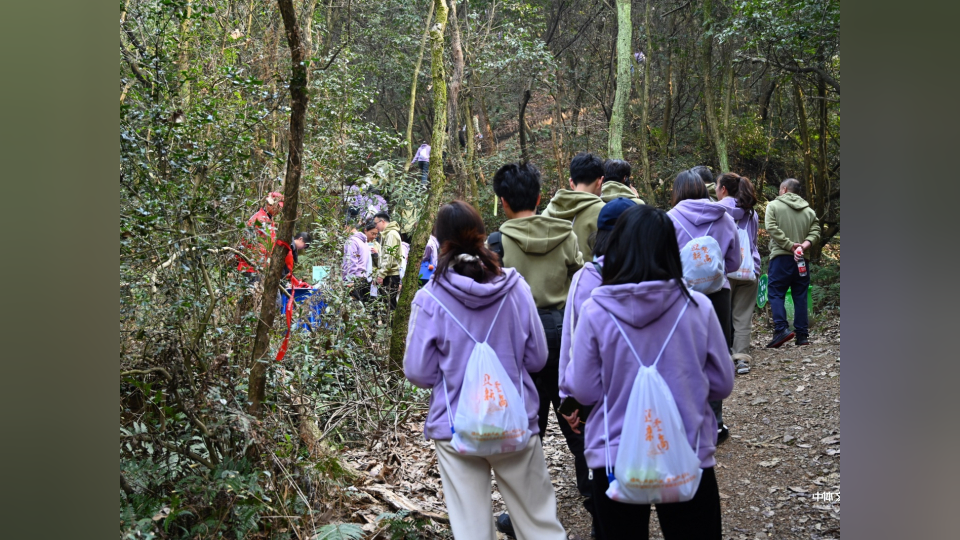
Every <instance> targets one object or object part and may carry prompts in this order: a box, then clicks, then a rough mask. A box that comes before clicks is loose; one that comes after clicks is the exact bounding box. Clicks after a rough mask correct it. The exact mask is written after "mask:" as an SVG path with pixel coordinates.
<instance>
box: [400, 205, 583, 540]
mask: <svg viewBox="0 0 960 540" xmlns="http://www.w3.org/2000/svg"><path fill="white" fill-rule="evenodd" d="M435 229H436V236H437V241H438V242H439V244H440V259H439V261H438V262H437V269H436V272H435V274H434V276H433V278H432V279H431V280H430V281H429V282H428V283H427V284H426V285H425V286H424V287H423V288H422V289H420V290H419V291H417V294H416V296H414V299H413V306H412V310H411V313H410V323H409V328H408V333H407V349H406V352H405V354H404V358H403V372H404V375H405V376H406V377H407V379H408V380H409V381H410V382H411V383H412V384H413V385H414V386H418V387H420V388H430V389H431V390H432V392H431V394H430V405H429V410H428V412H427V420H426V423H425V424H424V430H423V431H424V435H425V436H426V438H427V439H428V440H429V439H433V441H434V447H435V449H436V452H437V464H438V466H439V468H440V479H441V481H442V485H443V493H444V498H445V499H446V503H447V511H448V512H449V515H450V528H451V529H452V530H453V535H454V537H456V538H457V540H464V539H468V540H469V539H477V540H481V539H482V540H491V539H493V538H496V536H495V535H496V533H495V532H494V521H493V510H492V507H491V504H490V492H491V485H490V470H491V469H493V472H494V473H495V474H496V478H497V486H498V488H499V490H500V493H501V495H502V496H503V500H504V502H505V503H506V505H507V509H508V510H509V512H510V516H511V520H512V523H513V526H514V528H515V530H516V531H517V533H518V535H519V537H520V538H537V539H547V540H562V539H566V537H567V534H566V531H565V530H564V528H563V526H562V525H561V524H560V521H559V520H558V519H557V499H556V494H555V493H554V490H553V484H551V483H550V474H549V473H548V472H547V464H546V461H545V459H544V454H543V448H542V446H541V444H540V436H539V426H538V424H537V413H538V409H539V398H538V396H537V388H536V386H535V384H534V381H533V378H532V377H531V376H530V373H536V372H538V371H540V370H541V369H543V367H544V365H545V364H546V362H547V353H548V351H547V341H546V337H545V335H544V331H543V325H542V324H541V323H540V317H539V316H538V315H537V308H536V305H535V304H534V301H533V294H532V293H531V292H530V287H529V286H528V285H527V283H526V281H525V280H524V279H523V277H522V276H521V275H520V274H519V273H518V272H517V271H516V270H515V269H512V268H506V269H504V268H501V267H500V264H499V259H498V257H497V256H496V255H495V254H494V253H493V252H491V251H490V250H489V249H487V248H486V246H485V244H484V242H485V240H486V234H485V231H484V226H483V219H482V218H481V217H480V214H479V212H477V210H476V209H475V208H474V207H472V206H470V205H469V204H467V203H465V202H463V201H454V202H452V203H450V204H446V205H444V206H443V207H441V208H440V210H439V211H438V212H437V220H436V224H435ZM441 303H442V305H441ZM501 304H502V307H501ZM447 310H449V312H448V311H447ZM461 325H462V326H461ZM467 332H469V333H470V335H468V334H467ZM471 336H477V337H481V336H487V338H486V339H487V344H488V345H489V346H490V347H491V348H492V349H493V350H494V351H495V352H496V354H497V356H498V357H499V359H500V361H501V362H502V364H503V368H504V369H505V370H506V372H507V375H508V376H509V377H510V380H511V382H512V383H513V384H514V385H515V386H516V387H517V388H518V389H519V388H520V385H523V386H522V388H523V394H522V395H523V396H524V397H523V402H524V403H523V405H524V409H525V410H526V413H527V418H528V420H529V423H528V429H529V430H530V432H531V436H530V440H529V441H528V443H527V446H526V447H525V448H524V449H522V450H517V451H514V452H507V453H502V454H495V455H491V456H473V455H463V454H460V453H459V452H457V450H456V449H454V447H453V445H451V443H450V439H451V438H452V425H451V420H449V419H451V418H455V417H456V413H457V403H458V400H459V398H460V387H461V385H462V384H463V378H464V371H465V369H466V366H467V360H468V358H469V356H470V354H471V351H472V350H473V347H474V345H475V342H474V341H473V339H472V337H471ZM445 393H446V395H447V396H448V397H449V404H450V405H449V407H450V410H449V411H448V410H447V400H446V399H445V396H444V394H445Z"/></svg>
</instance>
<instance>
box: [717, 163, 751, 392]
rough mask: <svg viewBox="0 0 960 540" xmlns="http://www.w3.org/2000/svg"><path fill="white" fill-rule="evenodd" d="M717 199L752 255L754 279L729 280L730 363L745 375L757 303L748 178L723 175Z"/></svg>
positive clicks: (718, 186)
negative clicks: (742, 234) (745, 238)
mask: <svg viewBox="0 0 960 540" xmlns="http://www.w3.org/2000/svg"><path fill="white" fill-rule="evenodd" d="M717 197H719V199H720V200H719V201H718V202H719V203H720V205H721V206H723V208H724V210H726V211H727V213H728V214H730V217H732V218H733V220H734V222H736V224H737V228H738V229H742V230H745V231H747V236H748V237H749V238H750V253H752V254H753V277H754V280H753V281H750V280H744V279H734V278H730V306H731V308H730V309H731V326H732V327H733V360H734V361H735V362H736V363H737V373H740V374H743V373H749V372H750V365H749V361H750V360H751V358H750V355H749V354H747V351H748V350H749V349H750V330H751V328H752V326H753V306H755V305H756V303H757V286H758V283H757V280H756V278H757V277H758V276H759V275H760V252H759V251H757V226H758V218H757V212H756V211H754V209H753V207H754V205H756V204H757V196H756V195H755V194H754V190H753V184H752V183H750V179H749V178H747V177H745V176H740V175H739V174H736V173H724V174H722V175H720V178H718V179H717Z"/></svg>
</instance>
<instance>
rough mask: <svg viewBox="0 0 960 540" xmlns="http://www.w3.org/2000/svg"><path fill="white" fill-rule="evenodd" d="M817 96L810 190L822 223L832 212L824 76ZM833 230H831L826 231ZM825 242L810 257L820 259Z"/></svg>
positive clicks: (815, 245)
mask: <svg viewBox="0 0 960 540" xmlns="http://www.w3.org/2000/svg"><path fill="white" fill-rule="evenodd" d="M817 97H818V98H820V99H819V100H817V101H818V103H817V120H818V122H817V124H818V125H817V128H818V131H819V141H818V143H819V144H818V145H817V150H818V151H819V152H818V155H817V176H816V180H814V182H813V189H811V190H810V198H811V199H813V200H812V203H813V204H812V206H813V211H814V212H816V214H817V217H818V218H819V219H820V221H821V223H822V222H823V221H824V218H826V217H827V214H829V213H830V198H829V196H828V195H827V194H828V193H829V192H830V171H829V168H828V165H827V135H828V133H827V85H826V83H825V82H824V80H823V78H822V77H820V78H818V79H817ZM824 232H831V231H824ZM822 249H823V244H822V243H821V242H817V243H816V244H814V246H813V249H811V250H810V258H811V259H812V260H816V261H819V260H820V253H821V251H822Z"/></svg>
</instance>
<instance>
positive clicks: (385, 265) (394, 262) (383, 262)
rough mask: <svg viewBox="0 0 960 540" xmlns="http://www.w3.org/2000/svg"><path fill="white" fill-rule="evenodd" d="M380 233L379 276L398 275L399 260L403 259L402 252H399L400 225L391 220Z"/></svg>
mask: <svg viewBox="0 0 960 540" xmlns="http://www.w3.org/2000/svg"><path fill="white" fill-rule="evenodd" d="M381 234H382V236H383V239H382V240H381V241H380V276H399V275H400V262H401V261H402V260H403V254H402V253H400V249H401V247H400V225H398V224H397V222H396V221H391V222H389V223H387V226H386V227H384V228H383V232H382V233H381Z"/></svg>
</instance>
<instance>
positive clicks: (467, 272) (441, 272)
mask: <svg viewBox="0 0 960 540" xmlns="http://www.w3.org/2000/svg"><path fill="white" fill-rule="evenodd" d="M434 236H436V237H437V242H438V243H439V244H440V258H439V260H438V261H437V269H436V272H435V275H436V276H438V279H440V278H443V277H444V276H445V275H446V272H447V269H448V268H451V267H452V268H453V271H454V272H456V273H458V274H460V275H461V276H466V277H469V278H471V279H473V280H474V281H476V282H478V283H484V282H486V281H488V280H489V279H490V278H492V277H494V276H499V275H500V274H501V273H502V271H501V270H500V257H499V256H497V254H496V253H494V252H492V251H490V250H489V249H487V246H486V243H485V242H486V239H487V235H486V232H485V229H484V227H483V218H481V217H480V213H479V212H477V209H476V208H474V207H473V206H471V205H470V204H469V203H466V202H464V201H460V200H457V201H453V202H451V203H449V204H445V205H443V206H441V207H440V210H439V211H438V212H437V220H436V221H435V222H434Z"/></svg>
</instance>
